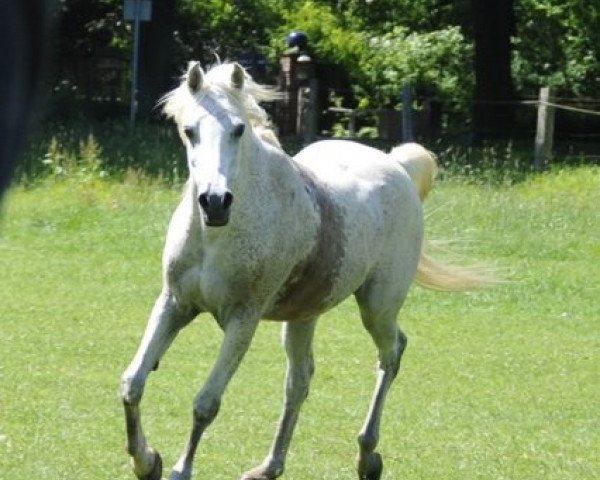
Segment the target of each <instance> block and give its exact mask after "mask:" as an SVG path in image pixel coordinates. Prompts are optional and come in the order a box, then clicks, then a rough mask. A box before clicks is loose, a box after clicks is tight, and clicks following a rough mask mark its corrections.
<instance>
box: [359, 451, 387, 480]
mask: <svg viewBox="0 0 600 480" xmlns="http://www.w3.org/2000/svg"><path fill="white" fill-rule="evenodd" d="M381 472H383V460H382V459H381V455H380V454H379V453H377V452H372V453H370V454H369V455H368V456H366V457H363V458H359V460H358V478H359V480H380V479H381Z"/></svg>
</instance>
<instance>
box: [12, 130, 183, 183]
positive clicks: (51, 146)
mask: <svg viewBox="0 0 600 480" xmlns="http://www.w3.org/2000/svg"><path fill="white" fill-rule="evenodd" d="M129 171H140V172H143V174H144V175H147V176H150V177H154V178H160V179H163V180H164V181H167V182H169V183H177V182H179V181H180V180H181V178H185V176H186V173H187V172H186V164H185V151H184V149H183V146H182V145H181V141H180V139H179V137H178V135H177V132H176V131H175V128H174V127H173V126H172V125H170V124H166V123H165V124H161V125H156V124H151V123H147V124H146V123H143V122H138V124H136V125H135V127H132V126H131V125H129V123H128V122H126V121H114V120H111V121H102V122H83V121H74V122H68V123H49V124H47V125H45V126H44V127H43V128H42V129H41V130H39V131H37V132H36V133H34V134H33V135H32V138H31V139H30V141H29V144H28V148H27V149H26V150H25V152H24V154H23V158H22V161H21V162H20V164H19V169H18V171H17V175H16V179H17V181H18V182H22V183H35V182H36V181H37V180H40V179H43V178H45V177H46V176H48V175H50V176H51V177H54V178H56V179H60V178H65V177H77V178H79V179H80V180H81V181H85V180H86V179H87V180H90V179H92V178H96V179H97V178H100V177H107V176H111V177H115V178H119V179H121V178H123V176H125V175H127V174H128V173H127V172H129Z"/></svg>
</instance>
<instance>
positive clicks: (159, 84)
mask: <svg viewBox="0 0 600 480" xmlns="http://www.w3.org/2000/svg"><path fill="white" fill-rule="evenodd" d="M175 10H176V0H160V1H154V2H152V18H151V20H150V21H149V22H144V23H142V24H141V31H140V33H141V35H140V63H139V79H138V115H139V116H140V118H148V117H149V116H151V115H155V114H157V113H158V112H159V111H158V110H156V109H155V106H156V102H157V101H158V99H159V98H160V97H161V96H162V95H164V94H165V93H167V91H169V90H170V89H172V88H173V87H175V86H176V84H177V77H178V74H180V73H181V71H180V70H181V69H183V67H184V66H183V65H179V66H178V65H173V61H172V59H173V58H174V56H175V55H174V51H175V43H174V39H173V30H175ZM178 68H179V69H180V70H178Z"/></svg>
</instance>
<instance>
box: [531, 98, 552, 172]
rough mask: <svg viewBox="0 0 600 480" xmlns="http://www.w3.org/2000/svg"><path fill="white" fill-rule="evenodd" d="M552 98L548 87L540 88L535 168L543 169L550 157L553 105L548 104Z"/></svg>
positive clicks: (534, 158)
mask: <svg viewBox="0 0 600 480" xmlns="http://www.w3.org/2000/svg"><path fill="white" fill-rule="evenodd" d="M551 100H552V92H551V89H550V87H542V88H540V97H539V103H538V117H537V130H536V133H535V148H534V155H533V165H534V168H535V169H536V170H543V169H544V168H546V166H547V165H548V162H549V161H550V159H551V158H552V142H553V138H554V107H552V106H550V105H548V103H549V102H551Z"/></svg>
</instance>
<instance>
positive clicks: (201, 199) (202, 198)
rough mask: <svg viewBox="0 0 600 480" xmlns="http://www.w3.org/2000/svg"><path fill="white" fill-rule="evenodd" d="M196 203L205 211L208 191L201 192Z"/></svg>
mask: <svg viewBox="0 0 600 480" xmlns="http://www.w3.org/2000/svg"><path fill="white" fill-rule="evenodd" d="M198 203H199V204H200V206H201V207H202V209H203V210H205V211H206V210H207V209H208V193H201V194H200V196H199V197H198Z"/></svg>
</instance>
